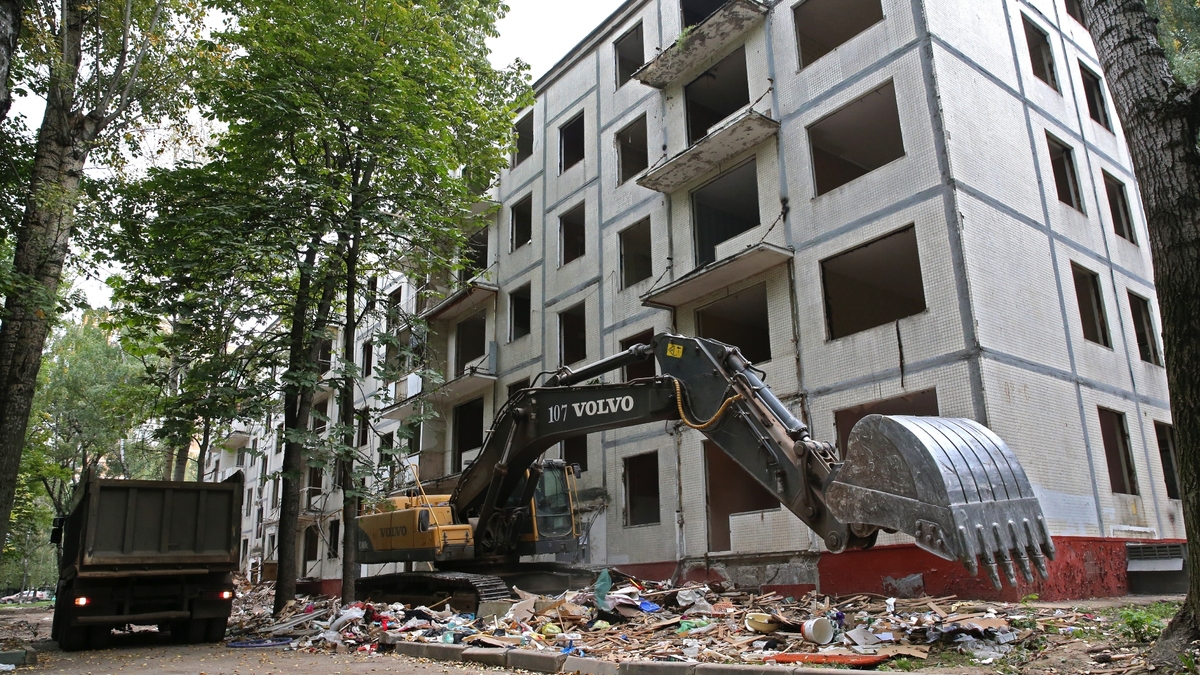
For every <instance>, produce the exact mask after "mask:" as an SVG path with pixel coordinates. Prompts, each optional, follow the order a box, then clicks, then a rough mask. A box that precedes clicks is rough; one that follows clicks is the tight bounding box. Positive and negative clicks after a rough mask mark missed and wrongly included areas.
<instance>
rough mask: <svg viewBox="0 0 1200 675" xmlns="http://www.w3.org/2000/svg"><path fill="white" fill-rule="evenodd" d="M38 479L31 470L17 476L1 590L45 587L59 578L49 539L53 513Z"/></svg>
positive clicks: (0, 562) (0, 567) (0, 557)
mask: <svg viewBox="0 0 1200 675" xmlns="http://www.w3.org/2000/svg"><path fill="white" fill-rule="evenodd" d="M34 480H35V479H34V477H32V476H30V475H29V474H27V473H22V474H20V475H19V476H18V478H17V492H16V500H15V503H14V504H13V510H12V513H11V514H10V516H9V527H8V535H7V536H6V538H5V541H4V550H3V553H2V554H0V589H3V588H17V589H22V590H23V589H27V588H45V587H48V586H52V585H53V583H54V580H55V579H56V578H57V577H58V573H57V568H56V565H55V563H56V562H57V561H56V559H55V552H54V547H53V546H52V545H51V544H50V542H49V532H50V521H51V519H52V518H53V512H52V510H51V508H50V505H49V502H48V500H47V499H46V497H45V496H44V495H39V494H38V493H39V492H40V490H39V488H40V486H38V485H37V484H36V483H35V482H34Z"/></svg>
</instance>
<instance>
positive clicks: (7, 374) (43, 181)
mask: <svg viewBox="0 0 1200 675" xmlns="http://www.w3.org/2000/svg"><path fill="white" fill-rule="evenodd" d="M97 124H98V123H96V122H95V121H93V120H89V119H87V118H80V117H78V116H75V115H73V114H72V113H71V112H70V111H69V106H66V105H65V102H64V101H63V99H62V98H61V97H59V96H53V95H52V96H50V97H49V100H48V102H47V104H46V112H45V116H44V118H43V120H42V126H41V128H40V129H39V131H38V140H37V151H36V154H35V155H34V164H33V177H32V179H31V181H30V187H29V197H28V199H27V201H26V204H25V214H24V216H23V217H22V219H21V224H20V226H19V229H18V230H17V233H16V248H15V251H14V255H13V275H14V277H15V283H16V284H17V289H18V292H13V293H9V294H8V297H6V298H5V303H4V315H3V323H0V541H4V538H5V535H6V534H7V533H8V518H9V514H10V513H11V512H12V506H13V499H14V498H15V488H16V483H17V470H18V468H19V466H20V464H21V452H22V450H23V449H24V447H25V434H26V432H27V431H28V427H29V413H30V410H31V408H32V406H33V392H34V388H35V386H36V385H37V376H38V371H39V370H40V369H41V367H42V348H43V347H44V346H45V344H46V336H47V334H48V333H49V331H50V322H51V321H52V320H53V318H54V315H55V313H56V311H57V305H58V301H57V298H58V284H59V280H60V279H61V277H62V268H63V261H64V260H65V259H66V256H67V250H68V245H69V243H70V237H71V227H72V224H73V221H74V213H75V205H76V203H77V202H78V199H79V182H80V179H81V178H82V177H83V166H84V164H85V163H86V162H87V155H88V142H89V141H90V139H93V138H95V132H96V131H98V128H97V126H96V125H97Z"/></svg>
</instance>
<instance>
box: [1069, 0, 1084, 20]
mask: <svg viewBox="0 0 1200 675" xmlns="http://www.w3.org/2000/svg"><path fill="white" fill-rule="evenodd" d="M1067 15H1068V16H1070V17H1071V18H1072V19H1075V20H1076V21H1078V22H1079V23H1080V24H1082V23H1083V7H1082V6H1081V5H1080V4H1079V0H1067Z"/></svg>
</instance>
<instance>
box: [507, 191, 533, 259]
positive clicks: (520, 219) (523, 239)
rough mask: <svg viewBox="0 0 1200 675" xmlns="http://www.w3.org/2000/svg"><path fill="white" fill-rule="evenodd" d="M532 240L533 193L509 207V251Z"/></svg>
mask: <svg viewBox="0 0 1200 675" xmlns="http://www.w3.org/2000/svg"><path fill="white" fill-rule="evenodd" d="M531 241H533V193H532V192H531V193H529V194H527V195H525V196H524V197H522V198H520V199H518V200H517V201H516V202H513V205H512V206H511V207H509V249H508V250H509V252H512V251H516V250H517V249H519V248H521V247H522V246H524V245H526V244H528V243H530V242H531Z"/></svg>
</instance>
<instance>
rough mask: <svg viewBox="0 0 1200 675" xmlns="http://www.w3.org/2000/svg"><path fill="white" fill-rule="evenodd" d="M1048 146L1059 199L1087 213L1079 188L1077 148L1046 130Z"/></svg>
mask: <svg viewBox="0 0 1200 675" xmlns="http://www.w3.org/2000/svg"><path fill="white" fill-rule="evenodd" d="M1046 147H1047V149H1048V150H1049V151H1050V168H1051V172H1052V173H1053V175H1054V188H1055V192H1057V194H1058V201H1060V202H1062V203H1063V204H1066V205H1067V206H1070V207H1071V208H1073V209H1075V210H1076V211H1078V212H1080V213H1084V214H1086V213H1087V211H1086V210H1085V209H1084V207H1083V192H1082V191H1080V189H1079V170H1078V167H1077V166H1076V165H1075V149H1074V148H1072V147H1071V146H1070V145H1068V144H1067V143H1066V142H1064V141H1061V140H1059V139H1058V138H1056V137H1055V136H1053V135H1052V134H1051V133H1050V132H1049V131H1047V132H1046Z"/></svg>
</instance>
